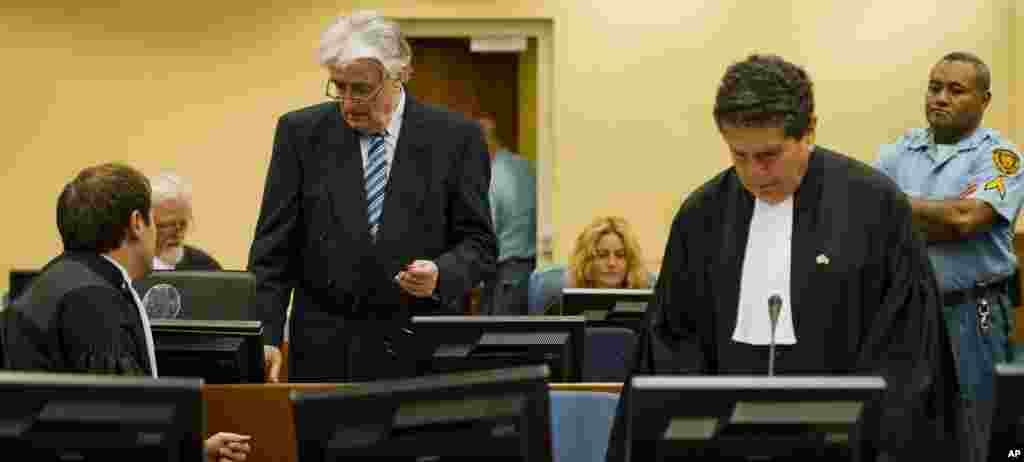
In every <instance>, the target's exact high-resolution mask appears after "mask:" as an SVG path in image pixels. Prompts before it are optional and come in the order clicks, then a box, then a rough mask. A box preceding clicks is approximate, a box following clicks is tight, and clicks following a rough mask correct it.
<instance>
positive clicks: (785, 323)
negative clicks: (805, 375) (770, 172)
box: [732, 196, 796, 345]
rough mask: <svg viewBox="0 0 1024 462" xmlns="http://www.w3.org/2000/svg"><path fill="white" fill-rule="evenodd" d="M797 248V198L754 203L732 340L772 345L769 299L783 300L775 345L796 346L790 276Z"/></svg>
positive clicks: (756, 201)
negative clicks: (794, 207) (775, 202)
mask: <svg viewBox="0 0 1024 462" xmlns="http://www.w3.org/2000/svg"><path fill="white" fill-rule="evenodd" d="M792 248H793V197H792V196H790V197H789V198H788V199H786V200H785V201H783V202H781V203H778V204H774V205H773V204H769V203H767V202H764V201H762V200H760V199H755V201H754V216H753V218H752V219H751V220H750V233H749V235H748V237H747V251H746V253H745V254H744V257H743V272H742V275H741V279H740V301H739V306H738V307H737V308H738V309H737V310H736V329H735V330H734V331H733V333H732V339H733V340H734V341H736V342H740V343H747V344H750V345H768V344H770V343H771V318H770V317H769V315H768V299H769V298H770V297H771V296H772V295H778V296H780V297H782V309H781V310H780V311H779V319H778V324H777V325H776V329H775V343H776V344H778V345H792V344H795V343H796V333H795V331H794V330H793V310H792V309H791V307H790V304H789V303H790V300H791V299H792V298H791V297H790V273H791V269H792V258H791V253H792Z"/></svg>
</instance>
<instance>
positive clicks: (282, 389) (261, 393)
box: [203, 383, 622, 462]
mask: <svg viewBox="0 0 1024 462" xmlns="http://www.w3.org/2000/svg"><path fill="white" fill-rule="evenodd" d="M343 386H345V385H344V384H327V383H317V384H299V383H280V384H241V385H213V384H211V385H205V386H203V401H204V402H205V403H206V431H207V436H209V435H210V434H213V433H216V432H220V431H225V432H233V433H242V434H246V435H252V438H253V441H252V444H253V450H252V453H251V454H250V456H251V457H250V458H249V459H248V460H247V462H264V461H266V462H294V461H295V453H296V440H295V424H294V421H293V416H292V408H291V401H290V400H289V398H288V394H289V393H290V392H291V391H292V390H296V391H324V390H333V389H336V388H338V387H343ZM551 389H552V390H592V391H606V392H613V393H618V392H620V391H621V390H622V384H621V383H554V384H551Z"/></svg>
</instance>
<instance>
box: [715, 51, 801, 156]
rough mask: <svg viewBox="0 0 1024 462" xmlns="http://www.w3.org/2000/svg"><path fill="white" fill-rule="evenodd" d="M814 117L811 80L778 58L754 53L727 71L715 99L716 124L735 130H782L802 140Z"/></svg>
mask: <svg viewBox="0 0 1024 462" xmlns="http://www.w3.org/2000/svg"><path fill="white" fill-rule="evenodd" d="M812 114H814V90H813V84H812V83H811V78H810V77H809V76H808V75H807V71H805V70H804V69H803V68H801V67H800V66H797V65H795V64H793V63H790V62H788V61H786V60H784V59H782V58H781V57H779V56H776V55H762V54H753V55H750V56H749V57H747V59H746V60H745V61H741V62H737V63H733V64H732V65H730V66H729V68H728V69H726V71H725V75H724V76H723V77H722V82H721V83H720V84H719V85H718V94H717V95H716V96H715V110H714V115H715V123H716V124H718V128H719V129H721V128H722V126H733V127H758V128H762V127H781V128H782V129H783V131H784V132H785V135H786V137H789V138H796V139H801V138H803V137H804V136H805V135H807V133H808V131H809V130H810V124H811V115H812Z"/></svg>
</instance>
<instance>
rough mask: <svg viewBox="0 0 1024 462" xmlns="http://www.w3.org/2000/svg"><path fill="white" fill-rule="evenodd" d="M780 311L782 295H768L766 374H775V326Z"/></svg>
mask: <svg viewBox="0 0 1024 462" xmlns="http://www.w3.org/2000/svg"><path fill="white" fill-rule="evenodd" d="M780 311H782V297H780V296H778V295H777V294H776V295H772V296H771V297H768V318H769V319H770V320H771V323H772V326H771V327H772V336H771V340H770V341H769V343H768V375H769V376H773V375H775V327H776V326H777V325H778V324H779V312H780Z"/></svg>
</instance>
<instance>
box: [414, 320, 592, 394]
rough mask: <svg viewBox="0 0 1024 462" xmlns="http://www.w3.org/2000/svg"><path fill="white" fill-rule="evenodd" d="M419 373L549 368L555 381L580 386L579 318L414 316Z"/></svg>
mask: <svg viewBox="0 0 1024 462" xmlns="http://www.w3.org/2000/svg"><path fill="white" fill-rule="evenodd" d="M410 329H411V330H412V331H413V336H414V338H415V342H416V343H417V344H418V345H421V348H422V350H421V352H420V353H421V354H422V355H423V356H422V358H423V359H422V360H421V361H420V365H419V374H420V375H428V374H442V373H448V372H458V371H470V370H479V369H498V368H503V367H512V366H524V365H530V364H547V365H548V367H550V368H551V381H552V382H579V381H580V377H582V369H583V355H584V346H583V345H584V321H583V317H581V316H415V317H413V318H412V326H411V328H410Z"/></svg>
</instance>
